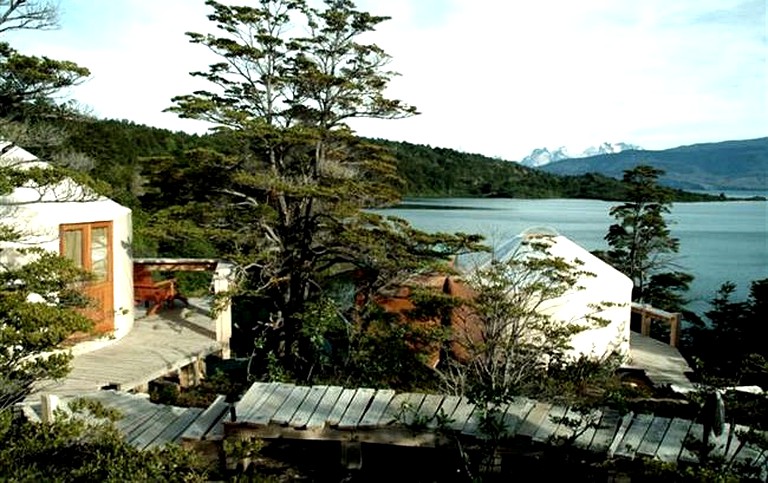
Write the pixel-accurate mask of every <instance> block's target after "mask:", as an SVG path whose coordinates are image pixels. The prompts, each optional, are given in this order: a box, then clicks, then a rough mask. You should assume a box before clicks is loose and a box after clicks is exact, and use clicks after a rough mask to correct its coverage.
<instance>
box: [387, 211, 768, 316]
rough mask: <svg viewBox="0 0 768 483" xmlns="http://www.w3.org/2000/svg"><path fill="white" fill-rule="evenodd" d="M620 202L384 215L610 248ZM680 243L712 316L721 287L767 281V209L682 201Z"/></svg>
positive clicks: (695, 304) (677, 219)
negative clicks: (539, 230)
mask: <svg viewBox="0 0 768 483" xmlns="http://www.w3.org/2000/svg"><path fill="white" fill-rule="evenodd" d="M614 204H615V203H612V202H603V201H594V200H573V199H568V200H508V199H504V200H501V199H499V200H495V199H494V200H488V199H410V200H408V201H406V202H405V203H404V204H403V205H402V206H401V207H398V208H395V209H391V210H386V211H385V212H384V213H386V214H390V215H395V216H399V217H402V218H405V219H407V220H409V221H410V222H411V223H412V224H413V225H414V226H415V227H417V228H420V229H422V230H425V231H431V232H435V231H442V232H458V231H462V232H465V233H479V234H482V235H484V236H485V237H486V240H487V241H488V243H489V244H491V245H498V244H500V243H501V242H502V241H503V240H505V239H508V238H511V237H514V236H515V235H517V234H519V233H520V232H522V231H523V230H526V229H528V228H531V227H549V228H552V229H554V230H556V231H557V232H558V233H560V234H562V235H565V236H567V237H569V238H571V239H572V240H574V241H576V242H578V243H579V244H581V245H582V246H583V247H585V248H587V249H589V250H595V249H604V248H606V244H605V241H604V240H603V236H605V233H606V232H607V230H608V226H610V224H611V223H612V222H613V219H612V218H611V217H610V216H609V215H608V211H609V210H610V208H611V207H612V206H614ZM667 220H668V222H670V228H671V230H672V236H675V237H677V238H679V239H680V253H679V256H678V257H677V258H676V260H675V263H677V264H679V266H680V268H681V269H683V270H684V271H687V272H689V273H692V274H693V275H694V276H695V277H696V278H695V280H694V282H693V284H692V286H691V291H690V292H689V297H690V298H691V304H690V308H691V309H692V310H694V311H696V312H703V311H705V310H707V308H708V307H709V304H708V303H707V301H709V300H710V299H711V298H712V297H713V296H714V294H715V291H716V290H717V289H718V288H719V287H720V285H721V284H722V283H723V282H725V281H727V280H730V281H733V282H735V283H736V284H737V285H738V287H737V294H738V296H739V297H744V296H746V294H747V292H748V289H749V283H750V282H751V281H753V280H758V279H761V278H768V203H767V202H761V201H734V202H717V203H678V204H675V205H674V206H673V208H672V213H671V214H670V215H669V216H668V218H667Z"/></svg>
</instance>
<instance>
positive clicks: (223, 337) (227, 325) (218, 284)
mask: <svg viewBox="0 0 768 483" xmlns="http://www.w3.org/2000/svg"><path fill="white" fill-rule="evenodd" d="M231 276H232V267H231V265H229V264H227V263H223V262H219V263H218V265H216V271H215V272H214V273H213V294H214V296H215V295H216V294H220V293H225V292H227V291H228V290H229V282H230V277H231ZM213 309H214V311H215V312H216V320H215V324H216V342H219V343H221V357H222V359H229V356H230V350H229V339H230V338H231V337H232V303H231V302H230V300H229V299H227V300H226V302H224V304H223V305H222V306H219V307H214V308H213Z"/></svg>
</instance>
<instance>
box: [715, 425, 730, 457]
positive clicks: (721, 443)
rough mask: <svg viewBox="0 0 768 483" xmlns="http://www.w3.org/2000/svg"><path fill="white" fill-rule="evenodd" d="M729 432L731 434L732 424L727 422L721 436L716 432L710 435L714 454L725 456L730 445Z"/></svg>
mask: <svg viewBox="0 0 768 483" xmlns="http://www.w3.org/2000/svg"><path fill="white" fill-rule="evenodd" d="M729 434H731V424H730V423H725V424H724V425H723V432H722V433H721V434H720V436H716V435H715V434H714V433H712V434H711V435H710V440H709V442H710V443H711V444H712V445H713V448H712V453H711V454H712V455H713V456H723V457H724V456H725V454H726V447H727V446H728V435H729ZM731 444H733V443H731ZM728 449H730V448H728Z"/></svg>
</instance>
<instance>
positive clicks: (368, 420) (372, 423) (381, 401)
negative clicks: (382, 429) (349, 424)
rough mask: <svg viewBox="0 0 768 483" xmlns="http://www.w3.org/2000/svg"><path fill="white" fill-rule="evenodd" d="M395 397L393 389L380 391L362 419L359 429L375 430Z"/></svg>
mask: <svg viewBox="0 0 768 483" xmlns="http://www.w3.org/2000/svg"><path fill="white" fill-rule="evenodd" d="M393 397H395V391H393V390H392V389H379V390H378V391H376V395H375V396H374V397H373V401H371V406H370V407H369V408H368V410H367V411H366V412H365V414H364V415H363V417H362V418H361V419H360V424H359V427H360V428H361V429H370V428H375V427H376V425H377V424H378V423H379V419H381V415H382V414H384V410H386V409H387V405H388V404H389V401H391V400H392V398H393Z"/></svg>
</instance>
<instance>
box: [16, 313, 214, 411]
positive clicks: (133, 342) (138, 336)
mask: <svg viewBox="0 0 768 483" xmlns="http://www.w3.org/2000/svg"><path fill="white" fill-rule="evenodd" d="M220 350H221V344H219V343H217V342H216V334H215V327H214V321H213V320H212V319H211V318H210V317H209V316H208V315H207V314H205V312H204V311H203V310H199V309H197V308H195V307H194V306H193V307H191V308H175V309H167V310H162V311H160V312H159V313H158V314H157V315H154V316H149V317H143V318H138V317H137V318H136V322H135V325H134V327H133V329H132V330H131V331H130V332H129V333H128V334H127V335H126V336H125V337H123V338H122V339H120V340H118V341H115V342H114V343H113V344H110V345H108V346H106V347H104V348H101V349H97V350H94V351H92V352H88V353H85V354H80V355H76V356H75V357H74V359H73V361H72V370H71V371H70V373H69V374H68V375H67V376H66V377H65V378H64V379H61V380H58V381H43V382H41V383H39V384H38V385H37V386H36V387H35V394H33V395H32V396H31V397H30V398H31V400H32V401H36V400H37V398H38V394H40V393H51V394H55V395H57V396H69V395H80V394H84V393H89V392H93V391H98V390H99V389H101V388H103V387H105V386H110V387H113V388H115V389H121V390H123V391H128V390H132V389H134V388H137V387H140V386H143V385H144V384H146V383H148V382H149V381H151V380H153V379H157V378H159V377H162V376H164V375H165V374H168V373H169V372H172V371H175V370H178V369H179V368H182V367H185V366H187V365H189V364H191V363H193V362H195V361H197V360H198V359H201V358H204V357H205V356H207V355H209V354H213V353H217V352H219V351H220ZM28 399H29V398H28Z"/></svg>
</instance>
